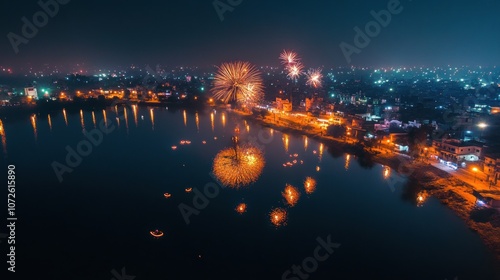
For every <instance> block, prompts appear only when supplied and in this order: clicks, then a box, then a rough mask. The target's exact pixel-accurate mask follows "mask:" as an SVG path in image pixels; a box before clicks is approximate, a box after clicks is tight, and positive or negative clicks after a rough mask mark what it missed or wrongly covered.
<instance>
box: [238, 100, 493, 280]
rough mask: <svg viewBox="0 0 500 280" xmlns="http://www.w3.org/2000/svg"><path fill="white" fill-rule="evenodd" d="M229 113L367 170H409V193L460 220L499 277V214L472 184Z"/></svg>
mask: <svg viewBox="0 0 500 280" xmlns="http://www.w3.org/2000/svg"><path fill="white" fill-rule="evenodd" d="M230 112H233V113H235V114H238V115H240V116H242V117H243V119H245V120H247V121H252V122H254V123H257V124H259V125H261V126H263V127H268V128H272V129H276V130H278V131H280V132H282V133H290V134H295V135H303V136H307V137H309V138H312V139H314V140H317V141H318V142H321V143H323V144H325V145H326V146H327V147H328V151H329V152H330V153H331V154H332V156H333V155H339V154H340V155H342V154H345V153H348V154H352V155H354V156H356V157H358V160H360V162H359V163H360V164H363V163H364V164H366V165H367V166H368V167H371V166H373V165H374V164H375V163H377V164H381V165H384V166H388V167H390V168H391V169H392V170H393V171H394V172H397V173H398V174H401V173H407V172H405V171H409V173H410V174H403V175H404V176H406V177H407V178H408V182H407V185H411V184H412V185H413V186H414V187H413V189H412V190H410V192H412V193H414V194H415V195H416V194H417V193H418V192H420V191H425V192H426V193H427V194H429V195H430V196H433V197H435V198H437V199H439V201H440V202H441V204H443V205H445V206H447V207H448V208H449V209H451V210H452V211H453V212H454V213H455V214H456V215H457V216H458V217H460V218H461V219H462V220H463V221H464V222H465V224H466V225H467V227H468V228H469V229H470V230H472V231H474V232H475V233H477V234H478V235H479V236H480V238H481V239H482V241H483V242H484V244H485V245H486V247H487V248H488V249H489V250H490V251H491V252H492V254H493V255H494V257H495V259H496V264H497V268H498V272H497V273H498V275H499V276H500V212H499V211H498V210H495V209H491V208H481V209H479V208H477V207H476V203H475V197H474V195H473V194H472V190H473V187H472V186H471V185H469V184H467V183H465V182H462V181H460V180H459V179H457V178H455V177H453V176H452V175H451V174H449V173H447V172H445V171H443V170H440V169H438V168H436V167H434V166H432V165H431V164H429V163H423V162H411V163H410V161H409V160H404V159H402V156H398V155H394V154H387V153H383V152H375V153H374V152H373V151H369V150H367V149H366V148H364V147H363V146H362V145H360V144H351V143H347V142H343V141H342V140H341V139H335V138H333V137H331V136H325V135H318V134H316V133H313V132H311V131H305V130H300V129H297V128H293V127H287V126H283V125H279V124H275V123H274V122H268V121H266V120H265V119H263V118H261V117H256V116H254V115H252V114H246V113H243V112H240V111H237V110H231V111H230ZM373 150H377V149H373ZM409 188H412V187H409ZM486 195H487V194H486ZM415 204H416V199H415Z"/></svg>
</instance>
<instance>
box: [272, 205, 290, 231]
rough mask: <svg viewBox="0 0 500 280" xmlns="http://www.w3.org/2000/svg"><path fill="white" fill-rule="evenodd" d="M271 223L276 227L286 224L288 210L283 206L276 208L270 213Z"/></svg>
mask: <svg viewBox="0 0 500 280" xmlns="http://www.w3.org/2000/svg"><path fill="white" fill-rule="evenodd" d="M269 218H270V220H271V223H273V225H275V226H276V227H279V226H283V225H286V219H287V212H286V210H285V209H283V208H275V209H273V210H272V211H271V213H269Z"/></svg>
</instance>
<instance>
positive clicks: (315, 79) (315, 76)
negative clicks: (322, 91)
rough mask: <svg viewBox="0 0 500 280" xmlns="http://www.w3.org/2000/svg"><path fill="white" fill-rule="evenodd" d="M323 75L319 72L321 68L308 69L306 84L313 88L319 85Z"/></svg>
mask: <svg viewBox="0 0 500 280" xmlns="http://www.w3.org/2000/svg"><path fill="white" fill-rule="evenodd" d="M322 78H323V75H322V74H321V69H310V70H309V71H307V85H309V86H312V87H314V88H319V87H321V85H322V83H321V79H322Z"/></svg>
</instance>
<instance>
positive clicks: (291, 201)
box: [281, 185, 300, 207]
mask: <svg viewBox="0 0 500 280" xmlns="http://www.w3.org/2000/svg"><path fill="white" fill-rule="evenodd" d="M281 195H282V196H283V198H285V200H286V202H287V203H288V205H290V206H292V207H293V206H295V205H296V204H297V202H298V201H299V198H300V192H299V190H298V189H297V188H296V187H294V186H292V185H286V187H285V191H283V192H282V193H281Z"/></svg>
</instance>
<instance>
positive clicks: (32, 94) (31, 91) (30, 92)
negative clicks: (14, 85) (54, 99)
mask: <svg viewBox="0 0 500 280" xmlns="http://www.w3.org/2000/svg"><path fill="white" fill-rule="evenodd" d="M24 94H25V95H26V96H27V97H28V98H33V99H37V98H38V93H37V91H36V88H35V87H26V88H24Z"/></svg>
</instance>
